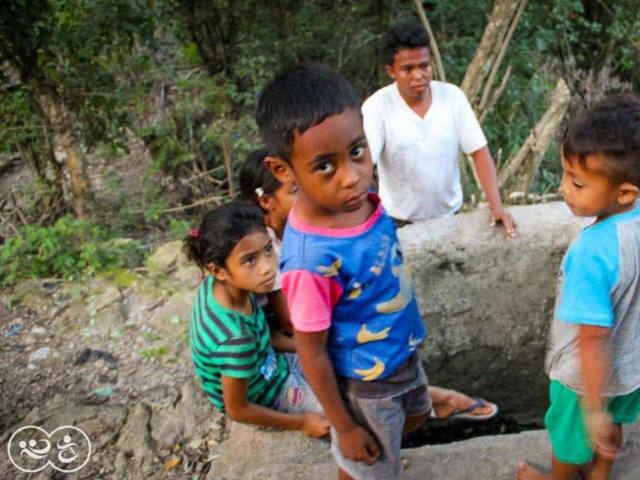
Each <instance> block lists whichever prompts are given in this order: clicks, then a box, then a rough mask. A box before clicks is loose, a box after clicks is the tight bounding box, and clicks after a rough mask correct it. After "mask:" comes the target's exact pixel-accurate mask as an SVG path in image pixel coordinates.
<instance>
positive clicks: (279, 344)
mask: <svg viewBox="0 0 640 480" xmlns="http://www.w3.org/2000/svg"><path fill="white" fill-rule="evenodd" d="M271 346H272V347H273V349H274V350H275V351H276V352H282V353H296V342H295V341H294V340H293V338H291V337H287V336H286V335H284V334H282V333H280V332H279V331H278V330H275V329H273V328H272V329H271Z"/></svg>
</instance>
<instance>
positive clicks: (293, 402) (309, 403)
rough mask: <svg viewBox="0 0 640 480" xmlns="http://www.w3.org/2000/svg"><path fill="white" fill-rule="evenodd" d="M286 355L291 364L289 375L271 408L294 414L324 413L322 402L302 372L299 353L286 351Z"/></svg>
mask: <svg viewBox="0 0 640 480" xmlns="http://www.w3.org/2000/svg"><path fill="white" fill-rule="evenodd" d="M284 357H285V359H286V360H287V363H288V364H289V376H288V377H287V380H286V381H285V384H284V386H283V387H282V390H281V391H280V394H279V395H278V396H277V397H276V398H275V399H274V401H273V402H272V403H271V408H273V409H274V410H277V411H279V412H283V413H290V414H293V415H297V414H301V413H306V412H318V413H322V406H321V405H320V402H319V401H318V399H317V398H316V396H315V395H314V393H313V391H311V387H310V386H309V384H308V383H307V380H306V379H305V378H304V375H303V374H302V369H301V368H300V362H299V361H298V355H296V354H295V353H286V354H285V355H284Z"/></svg>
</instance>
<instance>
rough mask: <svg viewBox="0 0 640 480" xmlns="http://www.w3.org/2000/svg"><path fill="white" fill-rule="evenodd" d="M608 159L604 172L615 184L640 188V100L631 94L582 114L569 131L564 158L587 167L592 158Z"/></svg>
mask: <svg viewBox="0 0 640 480" xmlns="http://www.w3.org/2000/svg"><path fill="white" fill-rule="evenodd" d="M598 154H601V155H603V156H604V158H605V165H604V171H605V174H606V175H607V177H608V178H609V180H611V181H612V182H614V183H615V184H620V183H624V182H628V183H631V184H632V185H635V186H636V187H640V100H638V97H636V96H635V95H633V94H631V93H624V94H621V95H617V96H615V97H611V98H608V99H606V100H603V101H601V102H599V103H598V104H596V105H595V106H594V107H593V108H591V109H589V110H587V111H585V112H583V113H582V114H580V115H579V116H578V117H577V118H576V119H575V120H574V121H573V122H571V124H570V125H569V127H568V128H567V129H566V130H565V132H564V136H563V138H562V155H563V157H564V159H565V160H566V161H567V162H569V163H571V162H572V161H573V160H574V159H577V160H578V163H579V164H580V166H581V167H582V168H585V167H586V161H587V157H588V156H589V155H598Z"/></svg>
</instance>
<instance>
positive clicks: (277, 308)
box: [267, 290, 293, 335]
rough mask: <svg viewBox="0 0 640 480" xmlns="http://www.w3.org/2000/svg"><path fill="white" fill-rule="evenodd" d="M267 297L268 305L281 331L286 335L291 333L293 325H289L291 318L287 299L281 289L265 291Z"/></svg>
mask: <svg viewBox="0 0 640 480" xmlns="http://www.w3.org/2000/svg"><path fill="white" fill-rule="evenodd" d="M267 298H268V299H269V305H270V306H271V309H272V310H273V313H274V315H275V316H276V318H277V319H278V324H279V325H280V328H281V329H282V331H283V332H285V333H286V334H288V335H293V326H292V325H291V318H290V317H289V308H288V307H287V299H286V297H285V296H284V293H282V290H275V291H273V292H269V293H267Z"/></svg>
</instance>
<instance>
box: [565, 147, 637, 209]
mask: <svg viewBox="0 0 640 480" xmlns="http://www.w3.org/2000/svg"><path fill="white" fill-rule="evenodd" d="M605 161H606V160H605V158H604V157H603V156H602V155H589V156H588V157H587V159H586V163H585V167H586V168H583V167H582V166H581V165H580V163H579V162H578V159H573V161H571V162H567V160H566V159H565V157H564V156H563V157H562V170H563V175H562V183H561V185H560V190H561V191H562V195H563V196H564V201H565V202H566V204H567V206H568V207H569V208H570V209H571V212H573V214H574V215H577V216H579V217H597V221H601V220H604V219H605V218H607V217H610V216H612V215H616V214H618V213H621V212H623V211H625V210H627V209H628V208H627V207H629V206H630V205H631V206H633V204H632V202H633V201H634V200H635V199H636V198H637V188H636V189H635V196H634V195H633V192H632V191H630V189H629V187H631V190H633V189H634V187H632V186H631V185H629V184H624V183H623V184H620V185H617V184H614V183H613V182H612V181H611V180H610V179H609V177H608V176H607V175H606V173H605V171H604V165H605Z"/></svg>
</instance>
